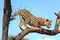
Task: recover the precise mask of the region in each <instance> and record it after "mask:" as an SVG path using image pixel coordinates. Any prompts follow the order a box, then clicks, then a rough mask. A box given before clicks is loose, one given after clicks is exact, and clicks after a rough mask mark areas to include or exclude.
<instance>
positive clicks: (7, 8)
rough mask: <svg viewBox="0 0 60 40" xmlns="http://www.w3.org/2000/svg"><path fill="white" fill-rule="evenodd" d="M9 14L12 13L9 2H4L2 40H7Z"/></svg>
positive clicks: (8, 0)
mask: <svg viewBox="0 0 60 40" xmlns="http://www.w3.org/2000/svg"><path fill="white" fill-rule="evenodd" d="M11 12H12V9H11V1H10V0H4V15H3V31H2V40H8V28H9V22H10V16H11Z"/></svg>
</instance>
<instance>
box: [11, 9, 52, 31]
mask: <svg viewBox="0 0 60 40" xmlns="http://www.w3.org/2000/svg"><path fill="white" fill-rule="evenodd" d="M17 15H19V16H20V23H19V28H20V29H21V30H23V28H21V26H22V25H24V26H25V27H27V28H29V27H28V26H27V25H29V26H32V27H38V28H42V26H47V28H50V26H51V20H48V19H45V18H41V17H36V16H34V15H33V14H32V13H31V12H30V11H28V10H26V9H22V10H19V11H18V12H16V13H15V14H13V15H11V16H12V18H13V17H15V16H17Z"/></svg>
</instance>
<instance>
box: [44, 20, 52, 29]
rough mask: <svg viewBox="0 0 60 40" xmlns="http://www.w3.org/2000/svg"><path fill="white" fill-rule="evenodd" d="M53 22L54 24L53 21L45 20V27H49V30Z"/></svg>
mask: <svg viewBox="0 0 60 40" xmlns="http://www.w3.org/2000/svg"><path fill="white" fill-rule="evenodd" d="M51 22H52V21H51V20H49V19H45V20H44V25H45V26H47V28H50V26H51Z"/></svg>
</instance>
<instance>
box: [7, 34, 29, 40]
mask: <svg viewBox="0 0 60 40" xmlns="http://www.w3.org/2000/svg"><path fill="white" fill-rule="evenodd" d="M13 38H14V36H13V35H12V36H9V37H8V40H12V39H13ZM22 40H29V39H28V38H23V39H22Z"/></svg>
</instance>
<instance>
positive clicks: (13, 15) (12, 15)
mask: <svg viewBox="0 0 60 40" xmlns="http://www.w3.org/2000/svg"><path fill="white" fill-rule="evenodd" d="M17 15H19V12H17V13H15V14H11V17H15V16H17Z"/></svg>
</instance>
